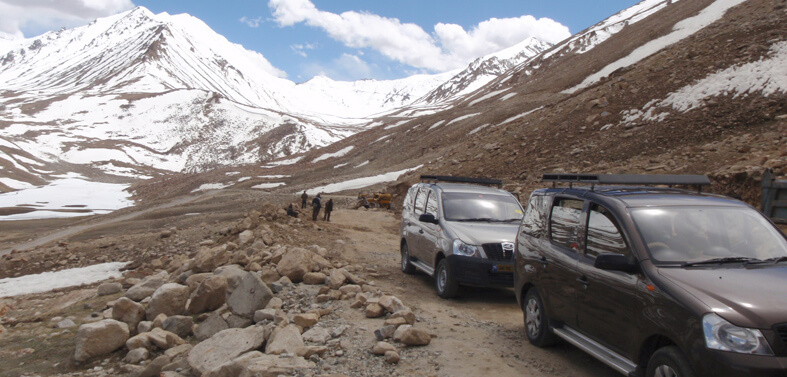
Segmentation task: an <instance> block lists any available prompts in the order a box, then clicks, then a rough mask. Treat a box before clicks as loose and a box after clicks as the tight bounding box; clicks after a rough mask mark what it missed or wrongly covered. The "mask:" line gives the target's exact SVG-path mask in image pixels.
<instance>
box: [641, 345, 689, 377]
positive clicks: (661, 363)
mask: <svg viewBox="0 0 787 377" xmlns="http://www.w3.org/2000/svg"><path fill="white" fill-rule="evenodd" d="M645 376H647V377H694V372H692V370H691V367H690V366H689V362H688V361H687V360H686V358H685V357H684V356H683V353H681V352H680V349H678V347H675V346H667V347H662V348H659V349H658V351H656V352H655V353H654V354H653V356H651V357H650V361H649V362H648V371H647V373H646V374H645Z"/></svg>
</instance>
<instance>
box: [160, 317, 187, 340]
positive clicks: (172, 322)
mask: <svg viewBox="0 0 787 377" xmlns="http://www.w3.org/2000/svg"><path fill="white" fill-rule="evenodd" d="M193 327H194V319H193V318H191V317H189V316H184V315H173V316H169V317H167V319H165V320H164V323H163V324H162V325H161V328H162V329H164V330H166V331H169V332H171V333H174V334H176V335H177V336H179V337H181V338H185V337H188V336H190V335H191V333H192V328H193Z"/></svg>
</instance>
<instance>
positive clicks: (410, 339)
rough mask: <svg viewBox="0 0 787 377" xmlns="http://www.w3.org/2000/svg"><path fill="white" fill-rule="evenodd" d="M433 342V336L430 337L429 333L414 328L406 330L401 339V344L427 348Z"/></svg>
mask: <svg viewBox="0 0 787 377" xmlns="http://www.w3.org/2000/svg"><path fill="white" fill-rule="evenodd" d="M431 340H432V336H431V335H429V333H428V332H426V331H424V330H421V329H417V328H415V327H412V326H411V327H409V328H407V329H405V330H404V332H402V336H401V338H400V339H399V341H400V342H402V343H404V344H406V345H408V346H425V345H427V344H429V342H430V341H431Z"/></svg>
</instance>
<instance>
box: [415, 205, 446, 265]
mask: <svg viewBox="0 0 787 377" xmlns="http://www.w3.org/2000/svg"><path fill="white" fill-rule="evenodd" d="M437 195H438V194H437V191H436V190H434V189H429V194H428V196H427V198H426V209H425V210H424V213H428V214H431V215H433V216H434V217H435V219H440V218H441V216H440V206H439V202H440V201H439V200H438V196H437ZM421 229H423V231H424V233H423V238H421V242H423V243H422V244H421V245H420V248H421V251H422V252H423V257H422V259H423V261H424V262H426V263H428V264H429V265H432V267H435V268H436V267H437V266H434V265H433V263H434V261H435V256H436V255H437V252H438V251H439V250H440V245H439V244H438V242H439V240H440V232H442V228H441V227H440V224H431V223H421Z"/></svg>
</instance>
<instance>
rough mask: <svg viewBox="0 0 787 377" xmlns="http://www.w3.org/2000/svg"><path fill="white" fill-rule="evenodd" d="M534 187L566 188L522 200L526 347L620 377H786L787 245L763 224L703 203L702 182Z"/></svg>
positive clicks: (707, 199)
mask: <svg viewBox="0 0 787 377" xmlns="http://www.w3.org/2000/svg"><path fill="white" fill-rule="evenodd" d="M543 180H544V181H547V182H550V181H551V182H568V183H569V184H570V185H569V187H562V188H556V187H554V186H553V188H551V189H541V190H536V191H535V192H533V194H532V195H531V197H530V200H529V202H528V205H527V209H526V210H525V216H524V218H523V220H522V224H521V226H520V229H519V233H518V235H517V242H516V251H515V256H514V260H515V262H514V263H515V270H514V289H515V290H516V294H517V300H518V301H519V303H520V304H521V307H522V310H523V312H524V317H525V333H526V335H527V337H528V339H529V340H530V342H531V343H533V344H535V345H537V346H546V345H549V344H550V343H552V342H554V341H555V340H557V338H562V339H564V340H566V341H568V342H569V343H571V344H573V345H575V346H577V347H579V348H581V349H583V350H585V351H586V352H588V353H589V354H591V355H592V356H594V357H596V358H598V359H599V360H601V361H602V362H604V363H606V364H607V365H609V366H610V367H612V368H613V369H615V370H617V371H618V372H621V373H623V374H625V375H628V376H643V375H644V376H647V377H654V376H657V377H661V376H664V377H667V376H670V377H672V376H679V377H687V376H714V377H719V376H762V377H765V376H787V239H786V238H785V235H784V234H783V233H782V232H781V231H780V230H779V229H778V228H777V227H776V226H775V225H774V224H773V223H772V222H771V221H770V220H769V219H768V218H766V217H765V216H763V215H762V214H761V213H759V212H758V211H757V210H755V209H754V208H752V207H750V206H748V205H747V204H745V203H742V202H740V201H737V200H734V199H730V198H726V197H722V196H717V195H709V194H702V193H701V192H700V189H699V188H700V187H701V186H702V185H707V184H709V181H708V178H707V177H705V176H647V175H642V176H636V175H591V174H549V175H545V176H544V179H543ZM575 183H579V184H582V183H584V184H587V185H588V186H587V187H573V185H574V184H575ZM553 185H554V184H553ZM601 185H604V186H601ZM625 185H635V186H625ZM649 185H670V187H671V186H672V185H696V186H697V188H698V189H697V190H696V191H687V190H679V189H673V188H666V187H652V186H649Z"/></svg>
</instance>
